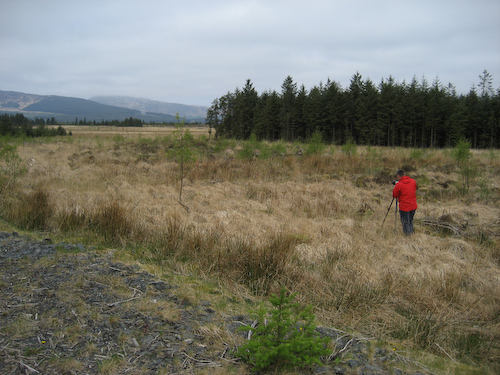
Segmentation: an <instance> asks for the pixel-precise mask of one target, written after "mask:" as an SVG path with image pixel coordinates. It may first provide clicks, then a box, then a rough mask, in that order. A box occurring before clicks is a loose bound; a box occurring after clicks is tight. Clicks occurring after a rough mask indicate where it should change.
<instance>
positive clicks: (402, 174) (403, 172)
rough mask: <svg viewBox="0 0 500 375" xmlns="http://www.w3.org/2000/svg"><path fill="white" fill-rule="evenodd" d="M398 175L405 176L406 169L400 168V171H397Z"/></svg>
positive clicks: (399, 176)
mask: <svg viewBox="0 0 500 375" xmlns="http://www.w3.org/2000/svg"><path fill="white" fill-rule="evenodd" d="M396 175H397V176H398V179H400V178H401V177H403V176H404V175H405V171H404V170H403V169H398V171H397V172H396Z"/></svg>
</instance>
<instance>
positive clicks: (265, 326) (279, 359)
mask: <svg viewBox="0 0 500 375" xmlns="http://www.w3.org/2000/svg"><path fill="white" fill-rule="evenodd" d="M295 296H296V294H292V295H288V296H287V293H286V290H285V288H282V289H281V292H280V295H279V296H276V295H272V296H271V298H270V299H269V301H270V302H271V305H272V307H271V308H270V309H269V311H268V310H267V309H265V308H263V307H261V308H260V309H259V310H258V311H257V315H258V318H257V322H258V325H257V326H256V327H255V328H251V327H248V326H246V327H243V328H242V329H243V330H244V331H252V332H251V336H250V339H249V341H248V342H246V343H245V344H244V345H243V346H241V347H240V348H239V350H238V354H239V356H240V358H241V359H242V360H243V361H245V362H248V363H250V364H252V365H253V366H254V367H255V369H256V370H258V371H260V370H264V369H268V368H275V369H282V368H297V367H305V366H309V365H314V364H319V363H320V359H319V358H320V357H321V356H325V355H328V352H329V351H328V349H327V342H328V339H327V338H320V337H319V336H318V334H317V333H316V332H315V328H316V327H315V325H314V319H315V316H314V314H313V313H312V307H311V306H310V305H309V306H307V307H305V308H303V307H301V306H300V305H299V304H298V303H296V302H294V301H293V300H294V298H295Z"/></svg>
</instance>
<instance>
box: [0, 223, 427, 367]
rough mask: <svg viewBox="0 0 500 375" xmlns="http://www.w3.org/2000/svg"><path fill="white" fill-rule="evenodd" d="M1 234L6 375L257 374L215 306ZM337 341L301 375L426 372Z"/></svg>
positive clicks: (70, 250)
mask: <svg viewBox="0 0 500 375" xmlns="http://www.w3.org/2000/svg"><path fill="white" fill-rule="evenodd" d="M50 242H51V241H50V240H45V241H41V242H34V241H31V240H30V239H29V238H26V237H20V236H19V235H17V233H0V374H73V375H74V374H206V373H211V374H218V373H220V374H225V373H233V374H250V373H251V371H250V369H249V368H248V366H246V365H244V364H242V363H241V362H240V361H239V360H238V359H237V358H236V357H235V356H234V353H235V348H236V346H237V345H238V343H241V342H242V341H241V340H242V336H241V335H242V334H241V333H240V331H239V330H238V327H239V326H241V324H248V323H251V318H250V317H249V316H232V317H226V316H222V315H221V314H219V313H218V312H217V311H215V309H214V308H213V307H212V306H211V304H210V302H209V301H196V302H193V301H189V300H187V299H179V298H178V297H176V294H175V291H176V286H175V285H170V284H169V283H168V282H167V281H165V280H159V279H158V278H157V277H156V276H155V275H152V274H150V273H148V272H145V271H143V270H141V269H140V268H139V267H138V266H127V265H124V264H122V263H117V262H114V261H113V260H112V256H111V255H102V254H97V253H96V252H94V251H93V249H87V248H85V247H84V246H83V245H72V244H66V243H59V244H55V245H54V244H51V243H50ZM318 331H319V332H320V333H321V334H323V335H327V336H329V337H330V338H331V339H332V341H334V342H335V350H334V351H333V353H332V356H331V357H330V358H325V361H324V364H323V365H321V366H317V367H316V368H314V369H310V370H307V371H306V370H302V371H301V372H300V373H301V374H302V373H303V374H311V373H313V374H345V375H348V374H363V375H375V374H377V375H389V374H398V375H399V374H400V375H403V374H404V375H417V374H430V373H429V372H428V371H425V370H424V369H423V367H422V366H420V365H419V364H417V363H415V362H411V361H409V360H408V359H406V358H405V357H403V356H401V355H399V354H397V353H395V352H392V351H391V352H389V351H387V350H385V349H375V350H373V349H370V345H369V342H368V340H363V339H359V338H355V337H352V336H349V335H347V334H345V333H343V332H341V331H338V330H334V329H330V328H324V327H319V328H318Z"/></svg>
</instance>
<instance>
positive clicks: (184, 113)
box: [89, 96, 208, 119]
mask: <svg viewBox="0 0 500 375" xmlns="http://www.w3.org/2000/svg"><path fill="white" fill-rule="evenodd" d="M89 100H92V101H94V102H97V103H101V104H106V105H111V106H115V107H123V108H129V109H135V110H138V111H141V112H142V113H147V112H153V113H163V114H167V115H172V116H175V115H176V114H179V116H181V117H186V119H192V118H203V119H205V118H206V116H207V109H208V108H207V107H204V106H195V105H186V104H178V103H167V102H160V101H156V100H150V99H144V98H134V97H130V96H93V97H92V98H90V99H89Z"/></svg>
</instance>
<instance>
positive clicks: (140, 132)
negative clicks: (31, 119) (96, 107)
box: [64, 125, 209, 139]
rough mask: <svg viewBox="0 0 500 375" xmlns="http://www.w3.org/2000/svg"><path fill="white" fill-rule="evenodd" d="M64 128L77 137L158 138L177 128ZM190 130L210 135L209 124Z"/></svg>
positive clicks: (193, 132)
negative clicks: (118, 136)
mask: <svg viewBox="0 0 500 375" xmlns="http://www.w3.org/2000/svg"><path fill="white" fill-rule="evenodd" d="M64 129H66V131H67V132H68V133H69V132H71V133H72V134H73V136H75V137H86V138H88V137H96V136H98V137H104V138H110V137H111V138H112V137H114V136H116V135H120V136H122V137H125V138H127V139H129V138H132V139H134V138H137V137H144V138H156V137H166V136H168V135H170V134H172V131H173V130H175V127H174V126H142V127H116V126H80V125H65V126H64ZM189 130H190V132H191V133H192V134H193V135H195V136H199V135H206V136H207V137H208V131H209V129H208V127H207V126H197V127H190V128H189Z"/></svg>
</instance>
